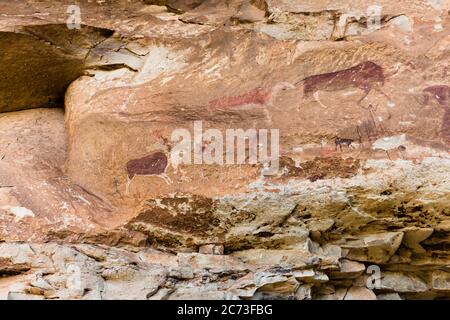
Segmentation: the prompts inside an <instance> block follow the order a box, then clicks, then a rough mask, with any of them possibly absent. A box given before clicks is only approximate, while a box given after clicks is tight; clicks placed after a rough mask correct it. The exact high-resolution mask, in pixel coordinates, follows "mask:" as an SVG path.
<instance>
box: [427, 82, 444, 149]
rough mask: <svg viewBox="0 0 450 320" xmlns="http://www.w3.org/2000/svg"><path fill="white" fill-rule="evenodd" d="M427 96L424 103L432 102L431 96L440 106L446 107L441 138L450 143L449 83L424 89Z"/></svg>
mask: <svg viewBox="0 0 450 320" xmlns="http://www.w3.org/2000/svg"><path fill="white" fill-rule="evenodd" d="M423 93H424V96H425V102H424V104H425V105H427V104H428V103H429V102H430V97H431V98H433V99H435V100H436V101H437V102H438V103H439V105H440V106H442V107H444V110H445V112H444V116H443V117H442V125H441V138H442V139H443V140H444V142H445V143H446V144H447V145H448V144H450V106H449V103H450V87H449V86H447V85H435V86H431V87H427V88H425V89H423Z"/></svg>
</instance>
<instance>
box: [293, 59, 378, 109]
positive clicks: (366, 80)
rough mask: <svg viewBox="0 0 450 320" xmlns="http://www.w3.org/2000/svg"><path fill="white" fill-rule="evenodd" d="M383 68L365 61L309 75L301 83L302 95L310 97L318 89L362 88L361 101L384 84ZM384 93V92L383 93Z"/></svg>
mask: <svg viewBox="0 0 450 320" xmlns="http://www.w3.org/2000/svg"><path fill="white" fill-rule="evenodd" d="M384 82H385V76H384V73H383V68H382V67H381V66H379V65H378V64H376V63H374V62H372V61H365V62H363V63H360V64H358V65H356V66H353V67H351V68H348V69H343V70H339V71H335V72H329V73H323V74H318V75H313V76H309V77H307V78H305V79H303V80H302V81H300V82H299V83H303V96H304V97H310V96H312V95H313V94H314V93H315V92H317V91H318V90H324V91H337V90H343V89H348V88H359V89H362V90H364V92H365V95H364V96H363V97H362V98H361V99H360V100H359V102H360V101H362V100H363V99H364V98H365V97H366V96H367V95H368V94H369V92H370V91H371V90H372V89H378V90H379V88H378V86H380V85H381V86H382V85H384ZM383 94H384V93H383Z"/></svg>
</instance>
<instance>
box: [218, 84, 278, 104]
mask: <svg viewBox="0 0 450 320" xmlns="http://www.w3.org/2000/svg"><path fill="white" fill-rule="evenodd" d="M271 93H272V90H271V89H263V88H256V89H253V90H250V91H249V92H247V93H244V94H242V95H239V96H233V97H225V98H219V99H215V100H212V101H211V102H210V103H209V106H210V107H212V108H229V107H238V106H241V105H244V104H259V105H264V104H266V103H267V102H268V101H269V100H270V97H271Z"/></svg>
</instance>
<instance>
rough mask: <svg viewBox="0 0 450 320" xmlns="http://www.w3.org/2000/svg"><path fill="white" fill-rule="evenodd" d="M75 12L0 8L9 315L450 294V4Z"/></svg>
mask: <svg viewBox="0 0 450 320" xmlns="http://www.w3.org/2000/svg"><path fill="white" fill-rule="evenodd" d="M71 2H72V1H58V4H57V5H55V4H54V2H51V1H47V0H42V1H32V0H13V1H3V0H1V1H0V16H1V19H0V71H1V72H0V112H2V113H0V242H1V243H0V297H1V298H5V299H122V298H124V299H186V298H187V299H268V298H269V299H273V298H276V299H299V300H305V299H325V300H326V299H333V300H351V299H368V300H375V299H378V300H386V299H389V300H393V299H431V298H448V297H449V296H450V277H449V274H450V263H449V261H450V257H449V252H448V248H449V246H450V219H449V216H450V211H449V208H450V158H449V154H448V151H449V145H450V122H449V120H450V109H449V108H450V107H449V101H450V83H449V78H450V70H449V62H450V58H449V57H450V55H449V45H450V33H449V22H450V17H449V9H450V3H449V2H448V1H419V0H413V1H411V0H409V1H406V0H400V1H388V0H381V1H378V2H377V4H378V5H379V8H381V14H380V19H379V22H380V28H379V29H377V28H374V27H373V24H372V22H373V21H372V20H371V19H372V18H371V17H370V10H374V9H376V8H368V4H367V1H344V0H341V1H328V0H327V1H322V0H321V1H296V0H292V1H287V0H266V1H259V0H229V1H218V0H166V1H147V0H146V1H138V0H134V1H78V3H79V5H80V8H81V18H82V21H81V22H82V25H81V29H79V30H78V29H69V28H68V26H67V25H66V22H67V18H68V16H69V14H68V13H67V8H68V6H69V5H72V3H71ZM368 10H369V11H368ZM55 107H56V108H55ZM63 107H64V111H63V110H62V108H63ZM25 109H32V110H25ZM194 121H202V124H203V129H204V130H206V129H208V128H214V129H217V130H219V131H221V132H225V130H226V129H243V130H247V129H251V128H253V129H280V159H279V161H280V170H279V172H278V174H276V175H271V176H265V175H262V174H261V169H262V164H261V163H257V164H241V165H237V164H233V165H231V164H230V165H217V164H206V163H203V164H195V165H194V164H192V165H191V164H179V163H176V161H175V160H174V159H172V157H171V151H172V150H173V148H174V147H175V145H176V141H173V140H172V139H171V135H172V132H173V131H174V130H176V129H181V128H186V129H187V130H188V131H189V132H191V133H192V132H193V123H194ZM208 147H209V144H208V143H207V142H205V141H204V142H203V144H201V145H200V148H202V150H204V149H206V150H208ZM223 154H224V156H225V155H226V152H225V151H224V152H223ZM57 243H58V244H57ZM374 267H375V268H374ZM377 268H378V269H377ZM376 270H379V271H380V274H379V276H378V278H377V279H375V280H374V278H373V277H374V276H377V271H376ZM374 271H375V273H374Z"/></svg>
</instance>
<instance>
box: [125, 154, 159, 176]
mask: <svg viewBox="0 0 450 320" xmlns="http://www.w3.org/2000/svg"><path fill="white" fill-rule="evenodd" d="M166 167H167V157H166V155H165V154H164V153H163V152H155V153H152V154H151V155H148V156H145V157H143V158H140V159H133V160H130V161H128V162H127V173H128V178H130V179H132V178H133V177H134V176H135V175H151V174H155V175H158V174H161V173H164V171H165V170H166Z"/></svg>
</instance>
